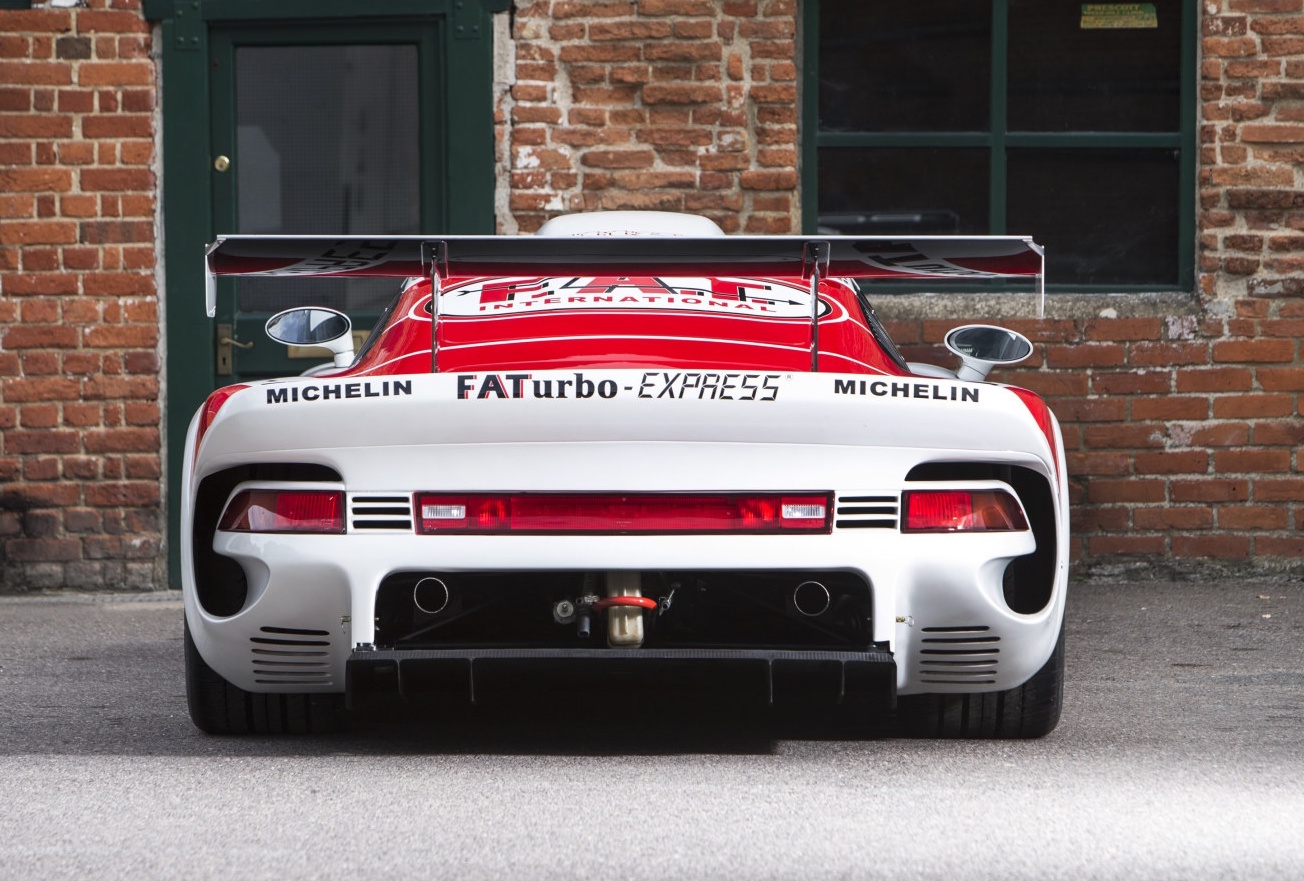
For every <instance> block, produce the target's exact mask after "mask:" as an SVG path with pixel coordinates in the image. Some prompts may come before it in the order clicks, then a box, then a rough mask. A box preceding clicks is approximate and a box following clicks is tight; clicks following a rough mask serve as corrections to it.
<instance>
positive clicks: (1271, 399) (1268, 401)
mask: <svg viewBox="0 0 1304 881" xmlns="http://www.w3.org/2000/svg"><path fill="white" fill-rule="evenodd" d="M1294 410H1295V404H1294V401H1293V400H1292V399H1291V397H1290V395H1269V394H1261V393H1260V394H1251V395H1219V396H1217V397H1215V398H1214V399H1213V415H1214V418H1216V419H1247V418H1250V419H1253V418H1266V417H1272V416H1289V415H1291V413H1293V412H1294Z"/></svg>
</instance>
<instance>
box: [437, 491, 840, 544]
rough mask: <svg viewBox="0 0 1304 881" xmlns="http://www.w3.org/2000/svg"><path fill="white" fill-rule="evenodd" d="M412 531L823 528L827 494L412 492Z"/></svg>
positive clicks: (826, 525) (769, 531) (777, 531)
mask: <svg viewBox="0 0 1304 881" xmlns="http://www.w3.org/2000/svg"><path fill="white" fill-rule="evenodd" d="M416 504H417V514H418V518H417V531H418V532H420V533H422V534H425V535H440V534H444V533H460V534H480V535H501V534H505V533H516V534H586V533H590V534H604V533H605V534H608V535H620V534H648V533H669V534H674V533H678V534H711V533H739V534H753V535H756V534H781V533H792V532H808V533H809V532H828V531H829V530H830V522H831V520H830V515H831V512H832V504H831V497H830V494H829V493H417V496H416Z"/></svg>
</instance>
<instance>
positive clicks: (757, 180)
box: [739, 170, 797, 190]
mask: <svg viewBox="0 0 1304 881" xmlns="http://www.w3.org/2000/svg"><path fill="white" fill-rule="evenodd" d="M739 184H740V185H741V186H742V188H743V189H744V190H792V189H795V188H796V186H797V172H796V171H792V170H789V171H745V172H743V173H742V174H741V175H740V176H739Z"/></svg>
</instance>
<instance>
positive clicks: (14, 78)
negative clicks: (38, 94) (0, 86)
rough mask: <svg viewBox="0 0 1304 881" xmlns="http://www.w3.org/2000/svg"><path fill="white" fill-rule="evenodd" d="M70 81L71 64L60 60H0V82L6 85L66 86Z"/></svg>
mask: <svg viewBox="0 0 1304 881" xmlns="http://www.w3.org/2000/svg"><path fill="white" fill-rule="evenodd" d="M71 82H72V66H71V65H69V64H65V63H64V62H61V61H60V62H44V61H0V83H4V84H5V85H7V86H16V85H39V86H66V85H69V84H70V83H71Z"/></svg>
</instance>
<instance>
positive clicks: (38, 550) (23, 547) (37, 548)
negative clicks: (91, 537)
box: [4, 538, 82, 563]
mask: <svg viewBox="0 0 1304 881" xmlns="http://www.w3.org/2000/svg"><path fill="white" fill-rule="evenodd" d="M81 550H82V546H81V542H80V541H78V540H77V539H75V538H11V539H9V540H7V541H6V542H5V543H4V551H5V556H6V557H8V559H9V560H10V561H12V562H15V563H52V562H58V561H61V560H80V559H81Z"/></svg>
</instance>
